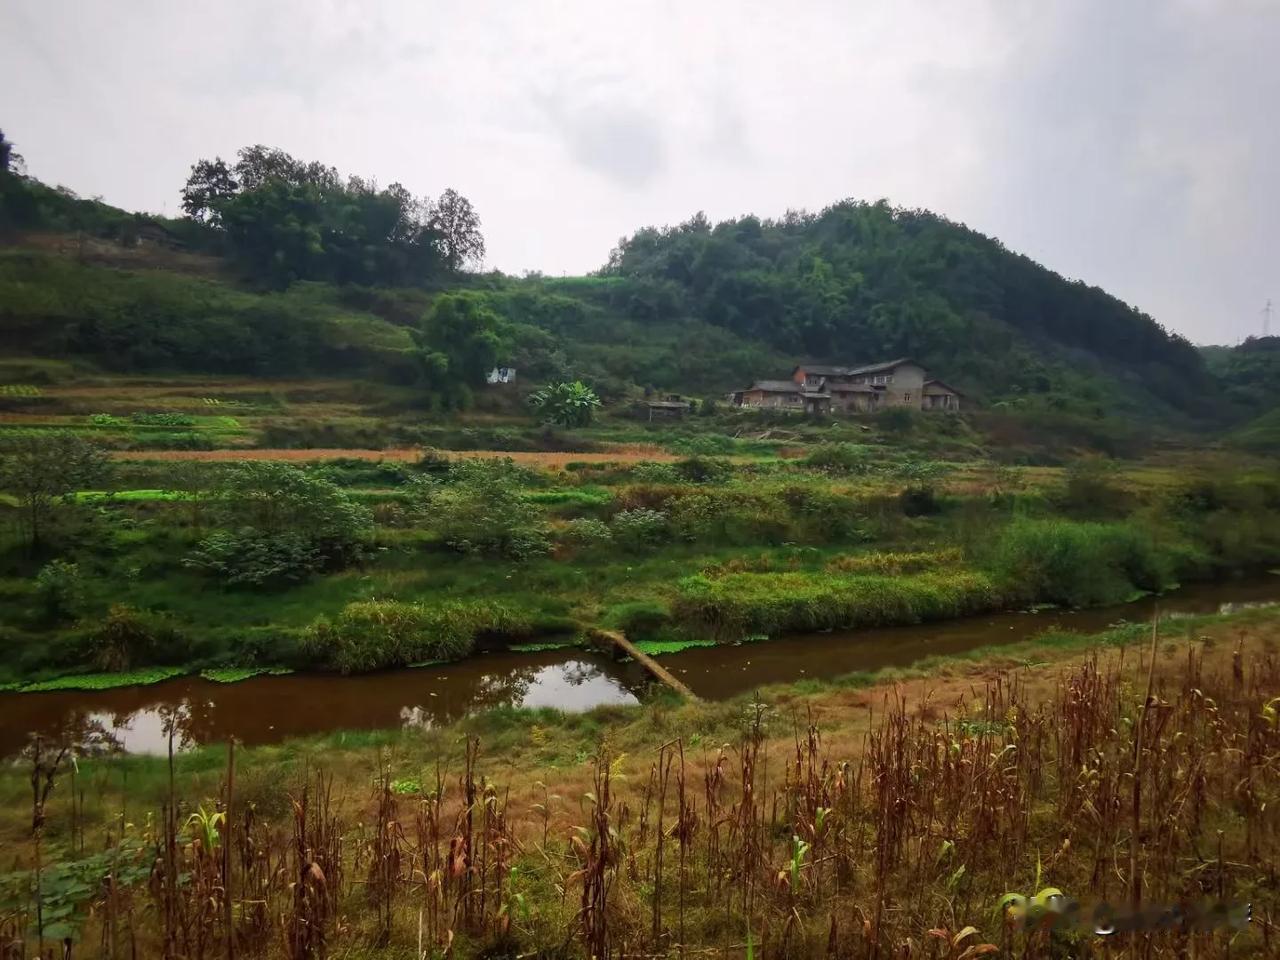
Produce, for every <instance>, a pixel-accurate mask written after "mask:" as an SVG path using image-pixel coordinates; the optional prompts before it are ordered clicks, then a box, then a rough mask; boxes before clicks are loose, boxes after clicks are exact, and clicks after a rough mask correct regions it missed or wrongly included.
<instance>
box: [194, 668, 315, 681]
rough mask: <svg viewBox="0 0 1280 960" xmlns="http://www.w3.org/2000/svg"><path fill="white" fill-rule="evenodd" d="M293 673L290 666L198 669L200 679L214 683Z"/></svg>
mask: <svg viewBox="0 0 1280 960" xmlns="http://www.w3.org/2000/svg"><path fill="white" fill-rule="evenodd" d="M288 673H293V669H292V668H291V667H211V668H210V669H208V670H201V671H200V678H201V679H202V680H211V681H212V682H214V683H239V682H240V681H241V680H248V679H249V678H250V677H282V676H284V675H285V674H288Z"/></svg>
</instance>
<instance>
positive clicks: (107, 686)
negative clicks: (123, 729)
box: [18, 667, 187, 693]
mask: <svg viewBox="0 0 1280 960" xmlns="http://www.w3.org/2000/svg"><path fill="white" fill-rule="evenodd" d="M186 672H187V671H186V670H185V669H183V668H182V667H147V668H146V669H144V670H126V671H124V672H122V673H80V674H75V675H73V676H69V677H55V678H54V679H52V680H39V681H37V682H35V683H25V684H23V685H22V686H20V687H18V690H19V691H20V692H22V693H47V692H51V691H54V690H112V689H115V688H116V687H144V686H147V685H149V684H152V683H160V682H162V681H164V680H172V679H173V678H174V677H180V676H182V675H183V674H184V673H186Z"/></svg>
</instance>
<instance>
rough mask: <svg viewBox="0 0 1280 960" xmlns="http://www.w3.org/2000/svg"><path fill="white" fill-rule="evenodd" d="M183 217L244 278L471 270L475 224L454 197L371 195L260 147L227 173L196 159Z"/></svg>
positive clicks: (225, 167) (407, 278) (394, 189)
mask: <svg viewBox="0 0 1280 960" xmlns="http://www.w3.org/2000/svg"><path fill="white" fill-rule="evenodd" d="M182 209H183V210H184V211H185V212H186V214H187V215H188V216H189V217H191V218H192V219H193V220H196V221H198V222H201V223H205V224H208V225H209V226H211V227H214V228H216V229H217V230H219V231H221V232H222V233H223V234H224V235H225V236H226V238H227V241H228V242H229V244H230V247H231V250H232V251H233V252H234V254H235V255H236V256H237V257H238V258H239V259H240V260H241V261H242V262H243V263H244V264H245V265H246V266H247V267H248V268H249V269H251V270H253V271H255V272H260V273H261V274H262V275H263V276H264V277H265V278H267V279H269V280H271V281H273V282H276V283H280V284H284V283H288V282H290V281H292V280H328V281H332V282H335V283H360V284H409V283H419V282H422V281H424V280H430V279H432V278H435V277H439V276H441V275H443V274H446V273H448V272H451V271H457V270H460V269H462V268H463V267H465V266H467V265H469V264H471V263H475V262H478V261H479V259H480V258H481V257H482V256H483V254H484V238H483V237H482V236H481V234H480V220H479V217H478V216H477V215H476V213H475V210H474V208H473V207H472V206H471V203H470V202H469V201H468V200H467V199H466V198H465V197H463V196H461V195H460V194H458V193H457V192H456V191H454V190H446V191H445V192H444V193H443V194H442V195H441V197H440V199H439V200H438V201H432V200H430V199H425V198H424V199H422V200H418V199H415V198H414V197H413V195H412V194H411V193H410V192H409V191H408V190H407V189H406V188H405V187H404V186H402V185H401V184H398V183H393V184H391V185H390V186H388V187H385V188H379V187H378V185H377V184H376V183H375V182H374V181H372V180H365V179H362V178H361V177H354V176H353V177H348V178H346V179H345V180H344V179H343V178H342V176H341V175H340V174H339V173H338V171H337V170H336V169H334V168H333V167H326V166H325V165H323V164H320V163H315V162H311V163H307V162H304V161H302V160H298V159H295V158H294V157H292V156H290V155H289V154H287V153H285V152H284V151H283V150H278V149H274V148H270V147H264V146H261V145H258V146H252V147H245V148H243V149H242V150H240V152H239V154H238V159H237V160H236V162H235V163H233V164H228V163H227V162H226V161H225V160H223V159H222V158H221V157H216V158H214V159H213V160H200V161H198V162H196V163H195V164H194V165H193V166H192V168H191V175H190V176H189V177H188V179H187V184H186V186H185V187H184V188H183V191H182Z"/></svg>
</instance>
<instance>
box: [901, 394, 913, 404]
mask: <svg viewBox="0 0 1280 960" xmlns="http://www.w3.org/2000/svg"><path fill="white" fill-rule="evenodd" d="M910 401H911V394H909V393H904V394H903V395H902V402H903V403H909V402H910Z"/></svg>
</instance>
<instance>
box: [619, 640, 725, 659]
mask: <svg viewBox="0 0 1280 960" xmlns="http://www.w3.org/2000/svg"><path fill="white" fill-rule="evenodd" d="M635 645H636V649H637V650H639V651H640V652H641V653H647V654H649V656H651V657H660V656H662V655H663V654H665V653H679V652H680V651H681V650H692V649H695V648H697V647H714V646H718V644H717V643H716V642H715V641H714V640H637V641H635Z"/></svg>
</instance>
